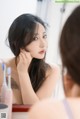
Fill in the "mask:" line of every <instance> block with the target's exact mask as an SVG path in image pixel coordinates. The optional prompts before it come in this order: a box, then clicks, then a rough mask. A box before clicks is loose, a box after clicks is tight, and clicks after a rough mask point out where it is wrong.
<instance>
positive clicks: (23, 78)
mask: <svg viewBox="0 0 80 119" xmlns="http://www.w3.org/2000/svg"><path fill="white" fill-rule="evenodd" d="M25 55H26V53H25V54H24V53H21V54H20V56H19V62H18V65H17V70H18V76H19V82H20V87H21V93H22V99H23V104H34V103H35V102H37V101H39V100H41V99H44V98H47V97H51V95H52V92H53V91H54V87H55V83H56V80H57V79H58V78H59V69H58V67H53V68H51V69H50V70H49V71H48V72H47V76H46V79H45V81H44V83H43V84H42V86H41V87H40V88H39V89H38V91H37V92H36V93H35V92H34V90H33V87H32V85H31V81H30V77H29V74H28V67H27V66H29V61H30V60H31V59H30V54H29V53H28V54H27V56H25ZM26 59H27V60H28V62H26ZM26 67H27V68H26Z"/></svg>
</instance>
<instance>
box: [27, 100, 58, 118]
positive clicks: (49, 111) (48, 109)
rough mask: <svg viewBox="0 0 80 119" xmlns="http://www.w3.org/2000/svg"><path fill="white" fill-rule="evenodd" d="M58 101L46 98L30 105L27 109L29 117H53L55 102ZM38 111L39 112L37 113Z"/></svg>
mask: <svg viewBox="0 0 80 119" xmlns="http://www.w3.org/2000/svg"><path fill="white" fill-rule="evenodd" d="M58 102H59V101H56V100H53V99H52V100H51V99H46V100H43V101H40V102H38V103H36V104H35V105H33V106H32V108H31V109H30V111H29V119H54V117H55V116H54V115H55V114H56V112H57V110H56V109H58V108H56V103H58ZM38 112H40V113H38Z"/></svg>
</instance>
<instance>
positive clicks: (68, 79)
mask: <svg viewBox="0 0 80 119" xmlns="http://www.w3.org/2000/svg"><path fill="white" fill-rule="evenodd" d="M64 85H65V86H66V87H67V88H69V89H71V88H72V86H73V85H74V81H73V80H72V78H71V76H70V75H69V74H66V75H65V76H64Z"/></svg>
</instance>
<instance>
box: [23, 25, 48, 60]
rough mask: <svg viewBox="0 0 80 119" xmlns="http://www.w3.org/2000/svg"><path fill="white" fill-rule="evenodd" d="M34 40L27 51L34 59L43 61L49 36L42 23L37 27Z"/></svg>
mask: <svg viewBox="0 0 80 119" xmlns="http://www.w3.org/2000/svg"><path fill="white" fill-rule="evenodd" d="M33 39H34V40H33V41H32V42H31V43H30V44H29V45H27V46H26V47H25V50H27V51H29V52H30V54H31V56H32V57H33V58H37V59H43V58H44V56H45V53H46V50H47V34H46V31H45V28H44V27H43V26H42V25H41V24H40V23H38V25H37V27H36V30H35V33H34V36H33Z"/></svg>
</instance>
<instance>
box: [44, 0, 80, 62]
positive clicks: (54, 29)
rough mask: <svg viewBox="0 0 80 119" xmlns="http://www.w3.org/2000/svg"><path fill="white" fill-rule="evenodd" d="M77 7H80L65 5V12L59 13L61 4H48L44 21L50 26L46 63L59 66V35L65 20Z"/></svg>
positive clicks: (75, 4) (71, 4)
mask: <svg viewBox="0 0 80 119" xmlns="http://www.w3.org/2000/svg"><path fill="white" fill-rule="evenodd" d="M77 5H80V3H67V4H66V6H65V12H64V13H61V8H63V3H55V2H52V1H51V2H49V6H48V11H47V17H46V20H47V22H48V23H49V25H50V28H49V32H48V36H49V39H48V41H49V46H48V51H47V57H46V61H47V62H54V63H58V64H61V61H60V56H59V35H60V32H61V28H62V26H63V24H64V22H65V20H66V19H67V17H68V16H69V14H70V13H71V12H72V10H73V9H74V8H75V7H76V6H77Z"/></svg>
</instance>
